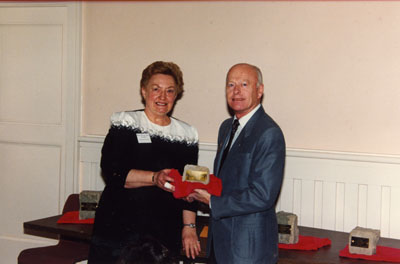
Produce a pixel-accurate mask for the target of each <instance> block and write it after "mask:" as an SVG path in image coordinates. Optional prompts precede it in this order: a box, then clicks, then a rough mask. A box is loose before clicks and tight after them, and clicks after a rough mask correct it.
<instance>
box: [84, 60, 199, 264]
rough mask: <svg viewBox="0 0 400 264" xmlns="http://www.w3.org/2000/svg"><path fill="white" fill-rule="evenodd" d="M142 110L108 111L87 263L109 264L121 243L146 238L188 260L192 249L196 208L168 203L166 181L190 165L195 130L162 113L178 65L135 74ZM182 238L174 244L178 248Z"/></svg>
mask: <svg viewBox="0 0 400 264" xmlns="http://www.w3.org/2000/svg"><path fill="white" fill-rule="evenodd" d="M140 87H141V88H140V92H141V95H142V99H143V102H144V103H145V109H144V110H139V111H127V112H119V113H114V114H113V115H112V117H111V128H110V130H109V132H108V134H107V136H106V139H105V141H104V145H103V149H102V157H101V169H102V173H103V178H104V180H105V183H106V187H105V188H104V191H103V193H102V197H101V199H100V202H99V206H98V208H97V210H96V218H95V224H94V230H93V237H92V243H91V248H90V253H89V263H90V264H92V263H115V262H116V261H117V260H118V258H119V256H120V254H121V251H122V249H123V248H124V246H125V245H127V244H128V243H132V242H135V241H138V240H139V239H140V238H141V237H143V236H152V237H154V238H156V239H157V240H159V241H160V243H161V244H163V245H164V246H166V247H167V248H168V250H169V251H170V252H171V253H172V254H173V255H178V254H179V252H180V248H181V245H182V246H183V248H184V250H185V251H186V255H187V256H188V257H189V256H191V257H192V258H194V257H195V256H196V255H198V253H199V251H200V243H199V242H198V237H197V234H196V228H195V219H196V209H197V208H196V204H194V203H188V202H186V201H184V200H181V199H175V198H174V197H173V195H172V193H171V192H172V191H173V190H174V187H173V183H171V184H172V186H171V185H169V182H173V179H172V178H171V177H169V176H168V173H169V172H170V169H171V168H174V169H178V170H179V171H180V172H181V174H182V173H183V168H184V166H185V165H186V164H197V158H198V134H197V130H196V129H195V128H194V127H192V126H190V125H188V124H186V123H184V122H182V121H179V120H177V119H174V118H172V117H170V116H169V113H170V112H171V110H172V109H173V107H174V104H175V101H176V100H177V98H179V97H181V95H182V93H183V78H182V72H181V70H180V69H179V67H178V66H177V65H176V64H174V63H171V62H161V61H157V62H154V63H152V64H150V65H149V66H148V67H147V68H146V69H144V70H143V73H142V79H141V81H140ZM181 241H182V244H181Z"/></svg>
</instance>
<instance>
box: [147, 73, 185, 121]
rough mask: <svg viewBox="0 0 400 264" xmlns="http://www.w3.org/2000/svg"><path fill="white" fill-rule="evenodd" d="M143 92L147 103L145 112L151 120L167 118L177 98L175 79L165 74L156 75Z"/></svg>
mask: <svg viewBox="0 0 400 264" xmlns="http://www.w3.org/2000/svg"><path fill="white" fill-rule="evenodd" d="M141 91H142V95H143V98H144V100H145V102H146V107H145V111H146V113H147V114H148V115H150V116H149V118H150V119H153V118H157V117H163V116H166V115H167V114H168V113H169V112H170V111H171V109H172V107H173V106H174V103H175V99H176V96H177V89H176V84H175V81H174V78H173V77H172V76H170V75H165V74H154V75H153V76H152V77H151V78H150V80H149V82H148V83H147V85H146V86H145V87H142V90H141Z"/></svg>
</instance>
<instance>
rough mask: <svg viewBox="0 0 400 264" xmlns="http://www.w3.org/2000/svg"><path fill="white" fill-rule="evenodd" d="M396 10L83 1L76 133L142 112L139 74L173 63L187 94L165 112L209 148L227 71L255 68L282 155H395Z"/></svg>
mask: <svg viewBox="0 0 400 264" xmlns="http://www.w3.org/2000/svg"><path fill="white" fill-rule="evenodd" d="M399 13H400V2H398V1H216V2H213V1H162V2H159V1H156V2H135V1H133V2H130V1H128V2H85V3H84V9H83V19H84V28H83V29H84V34H83V39H84V42H83V55H84V57H83V79H84V81H83V112H82V113H83V115H82V116H83V130H82V134H83V135H100V136H104V135H105V134H106V132H107V129H108V126H109V117H110V115H111V113H112V112H114V111H121V110H125V109H137V108H142V107H143V106H142V105H141V103H140V98H139V80H140V75H141V72H142V70H143V68H144V67H146V66H147V65H148V64H149V63H151V62H153V61H154V60H171V61H175V62H176V63H178V64H179V65H180V66H181V67H182V70H183V73H184V79H185V84H186V85H185V87H186V90H187V91H186V93H185V95H184V97H183V99H182V100H181V101H179V102H178V104H177V107H176V109H175V112H174V115H175V116H176V117H178V118H180V119H182V120H184V121H187V122H189V123H191V124H193V125H194V126H196V127H197V128H198V130H199V136H200V141H201V142H208V143H216V137H217V136H216V135H217V131H218V127H219V124H220V123H221V121H222V120H223V119H225V118H226V117H228V112H227V110H226V107H225V103H224V79H225V74H226V72H227V70H228V68H229V67H230V66H231V65H232V64H234V63H236V62H243V61H244V62H249V63H254V64H256V65H258V66H259V67H260V68H261V69H262V71H263V73H264V77H265V78H264V79H265V85H266V94H265V100H264V106H265V108H266V109H267V111H268V112H269V113H270V114H271V116H272V117H274V118H275V119H276V121H277V122H278V123H279V124H280V125H281V127H282V129H283V132H284V134H285V137H286V142H287V146H288V147H289V148H296V149H297V148H300V149H314V150H328V151H343V152H357V153H370V154H392V155H398V154H400V137H399V136H398V135H399V134H400V107H398V102H399V101H400V89H398V87H399V86H400V74H398V72H399V70H400V60H399V58H400V48H399V43H400V16H399V15H398V14H399Z"/></svg>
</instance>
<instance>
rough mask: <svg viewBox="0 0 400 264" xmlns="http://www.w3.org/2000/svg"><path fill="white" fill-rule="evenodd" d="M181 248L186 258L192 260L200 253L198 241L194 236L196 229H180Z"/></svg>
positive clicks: (188, 227)
mask: <svg viewBox="0 0 400 264" xmlns="http://www.w3.org/2000/svg"><path fill="white" fill-rule="evenodd" d="M182 247H183V250H184V251H185V252H186V257H188V258H190V257H192V259H194V258H195V257H196V256H198V255H199V253H200V251H201V247H200V240H199V238H198V237H197V234H196V228H193V227H190V226H184V227H183V229H182Z"/></svg>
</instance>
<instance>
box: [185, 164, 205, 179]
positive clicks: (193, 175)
mask: <svg viewBox="0 0 400 264" xmlns="http://www.w3.org/2000/svg"><path fill="white" fill-rule="evenodd" d="M182 181H188V182H200V183H203V184H208V183H209V182H210V170H209V169H208V168H207V167H203V166H197V165H190V164H187V165H186V166H185V169H184V171H183V177H182Z"/></svg>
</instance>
